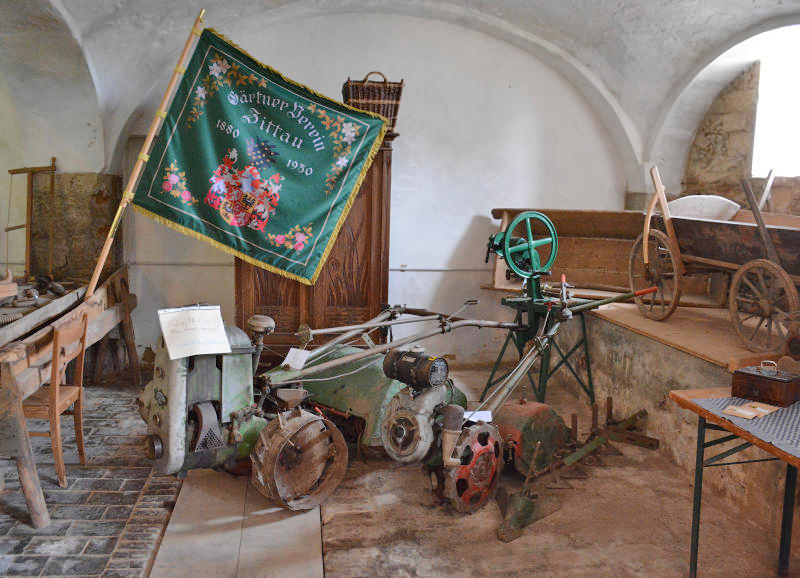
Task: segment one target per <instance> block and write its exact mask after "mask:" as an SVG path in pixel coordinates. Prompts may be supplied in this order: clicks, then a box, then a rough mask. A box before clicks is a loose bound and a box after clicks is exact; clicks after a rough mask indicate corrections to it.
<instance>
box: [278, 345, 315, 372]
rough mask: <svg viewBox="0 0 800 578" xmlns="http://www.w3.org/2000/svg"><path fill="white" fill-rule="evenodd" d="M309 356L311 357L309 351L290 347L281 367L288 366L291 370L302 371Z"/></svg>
mask: <svg viewBox="0 0 800 578" xmlns="http://www.w3.org/2000/svg"><path fill="white" fill-rule="evenodd" d="M309 355H311V350H310V349H295V348H294V347H292V348H291V349H290V350H289V353H287V354H286V359H284V360H283V365H288V366H289V367H291V368H292V369H303V366H304V365H305V364H306V359H308V356H309Z"/></svg>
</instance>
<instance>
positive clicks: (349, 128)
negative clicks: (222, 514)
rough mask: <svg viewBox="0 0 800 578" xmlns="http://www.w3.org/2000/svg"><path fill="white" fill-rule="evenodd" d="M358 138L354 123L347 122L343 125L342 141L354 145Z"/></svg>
mask: <svg viewBox="0 0 800 578" xmlns="http://www.w3.org/2000/svg"><path fill="white" fill-rule="evenodd" d="M355 138H356V127H355V125H354V124H353V123H352V122H346V123H344V124H343V125H342V140H343V141H344V142H346V143H347V144H352V142H353V141H354V140H355Z"/></svg>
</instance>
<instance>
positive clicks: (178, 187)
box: [161, 162, 197, 205]
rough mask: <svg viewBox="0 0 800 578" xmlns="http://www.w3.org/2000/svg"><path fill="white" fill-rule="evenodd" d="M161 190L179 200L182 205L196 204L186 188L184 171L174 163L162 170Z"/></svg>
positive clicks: (195, 200)
mask: <svg viewBox="0 0 800 578" xmlns="http://www.w3.org/2000/svg"><path fill="white" fill-rule="evenodd" d="M161 190H162V191H164V193H169V194H170V195H172V196H173V197H175V198H177V199H179V200H180V201H181V202H182V203H183V204H184V205H196V204H197V199H195V198H194V197H192V193H191V191H189V189H187V188H186V171H182V170H180V168H179V167H178V165H176V164H175V163H174V162H173V163H170V165H169V166H168V167H166V168H165V169H164V177H163V180H162V182H161Z"/></svg>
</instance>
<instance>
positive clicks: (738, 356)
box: [591, 303, 779, 372]
mask: <svg viewBox="0 0 800 578" xmlns="http://www.w3.org/2000/svg"><path fill="white" fill-rule="evenodd" d="M591 315H594V316H596V317H599V318H600V319H605V320H606V321H610V322H611V323H614V324H616V325H619V326H621V327H624V328H626V329H629V330H630V331H633V332H635V333H638V334H639V335H644V336H645V337H648V338H650V339H654V340H655V341H658V342H659V343H663V344H665V345H669V346H670V347H674V348H675V349H679V350H681V351H684V352H686V353H689V354H691V355H694V356H696V357H699V358H700V359H703V360H705V361H708V362H710V363H713V364H714V365H718V366H720V367H724V368H726V369H727V370H728V371H731V372H732V371H734V370H735V369H738V368H739V367H743V366H744V365H753V364H754V354H753V352H752V351H750V350H748V349H746V348H745V347H744V346H743V345H742V344H741V342H740V341H739V338H738V336H737V335H736V332H735V331H734V329H733V327H732V326H731V322H730V319H729V317H728V311H727V310H726V309H713V308H709V309H703V308H687V307H678V308H677V309H676V310H675V313H674V314H673V315H672V316H671V317H670V318H669V321H653V320H652V319H647V318H646V317H644V316H643V315H642V314H641V313H640V312H639V309H638V308H637V307H636V305H635V304H633V303H610V304H608V305H604V306H603V307H601V308H600V309H597V310H595V311H592V312H591ZM778 353H779V352H767V353H764V354H760V355H759V356H756V358H758V360H759V361H760V360H761V359H777V357H776V356H777V355H778ZM743 364H744V365H743Z"/></svg>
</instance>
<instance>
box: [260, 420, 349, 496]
mask: <svg viewBox="0 0 800 578" xmlns="http://www.w3.org/2000/svg"><path fill="white" fill-rule="evenodd" d="M250 460H251V461H252V463H253V468H252V482H253V485H254V486H255V488H256V489H257V490H258V491H259V492H260V493H261V494H263V495H264V496H266V497H267V498H269V499H270V500H273V501H275V502H278V503H280V504H281V505H283V506H285V507H287V508H289V509H291V510H310V509H311V508H314V507H316V506H318V505H319V504H321V503H322V502H324V501H325V499H326V498H327V497H328V496H330V495H331V494H332V493H333V492H334V490H335V489H336V488H337V486H338V485H339V484H340V483H341V481H342V480H343V479H344V475H345V472H346V470H347V444H346V443H345V440H344V437H343V436H342V434H341V432H340V431H339V430H338V428H337V427H336V426H335V425H334V424H333V423H332V422H331V421H329V420H327V419H325V418H324V417H322V416H320V415H316V414H313V413H311V412H308V411H305V410H303V409H300V408H299V407H296V408H294V409H292V410H291V411H287V412H283V413H281V414H279V415H278V419H274V420H272V421H270V422H269V424H268V425H267V427H265V428H264V429H263V430H261V433H260V434H259V439H258V441H257V442H256V445H255V447H254V448H253V451H252V452H251V454H250Z"/></svg>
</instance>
